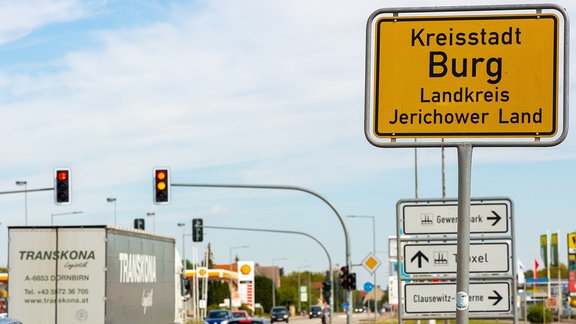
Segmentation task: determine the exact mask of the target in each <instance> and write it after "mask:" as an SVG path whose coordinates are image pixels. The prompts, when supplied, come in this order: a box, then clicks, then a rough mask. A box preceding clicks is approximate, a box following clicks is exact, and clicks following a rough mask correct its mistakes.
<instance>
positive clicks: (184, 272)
mask: <svg viewBox="0 0 576 324" xmlns="http://www.w3.org/2000/svg"><path fill="white" fill-rule="evenodd" d="M178 227H182V275H183V276H186V223H178ZM182 310H183V313H182V317H183V318H185V316H186V300H185V299H182Z"/></svg>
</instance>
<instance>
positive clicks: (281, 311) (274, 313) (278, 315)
mask: <svg viewBox="0 0 576 324" xmlns="http://www.w3.org/2000/svg"><path fill="white" fill-rule="evenodd" d="M289 318H290V313H289V312H288V308H286V306H276V307H272V310H271V311H270V323H274V322H286V323H288V320H289Z"/></svg>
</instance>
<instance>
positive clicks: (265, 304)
mask: <svg viewBox="0 0 576 324" xmlns="http://www.w3.org/2000/svg"><path fill="white" fill-rule="evenodd" d="M254 285H255V293H256V298H255V299H256V300H255V302H257V303H260V305H262V308H264V311H266V312H267V311H269V310H270V309H272V280H270V279H268V278H266V277H263V276H256V277H254ZM276 299H278V298H276Z"/></svg>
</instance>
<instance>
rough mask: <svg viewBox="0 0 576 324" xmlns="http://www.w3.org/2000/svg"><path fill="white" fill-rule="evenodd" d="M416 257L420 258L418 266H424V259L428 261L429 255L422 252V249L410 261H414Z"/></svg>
mask: <svg viewBox="0 0 576 324" xmlns="http://www.w3.org/2000/svg"><path fill="white" fill-rule="evenodd" d="M415 259H418V268H422V259H424V260H426V262H428V257H427V256H426V255H425V254H424V253H422V251H418V253H416V254H415V255H414V256H413V257H412V259H410V262H414V260H415Z"/></svg>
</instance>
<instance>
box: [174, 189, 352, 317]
mask: <svg viewBox="0 0 576 324" xmlns="http://www.w3.org/2000/svg"><path fill="white" fill-rule="evenodd" d="M171 186H173V187H202V188H239V189H271V190H293V191H301V192H305V193H308V194H311V195H313V196H315V197H316V198H319V199H320V200H322V201H323V202H324V203H326V204H327V205H328V207H330V209H332V211H333V212H334V213H335V214H336V216H337V217H338V219H339V220H340V224H342V229H343V231H344V242H345V245H346V265H347V266H348V268H349V269H351V268H352V263H351V256H350V240H349V236H348V228H347V227H346V222H344V217H342V214H340V212H339V211H338V209H336V207H335V206H334V205H332V203H330V201H328V199H326V198H324V197H323V196H321V195H320V194H318V193H316V192H314V191H312V190H308V189H306V188H302V187H296V186H281V185H276V186H275V185H238V184H206V183H172V184H171ZM346 301H347V303H348V308H347V309H346V324H352V314H351V311H350V310H351V308H352V307H351V301H352V292H351V291H350V290H346Z"/></svg>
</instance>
